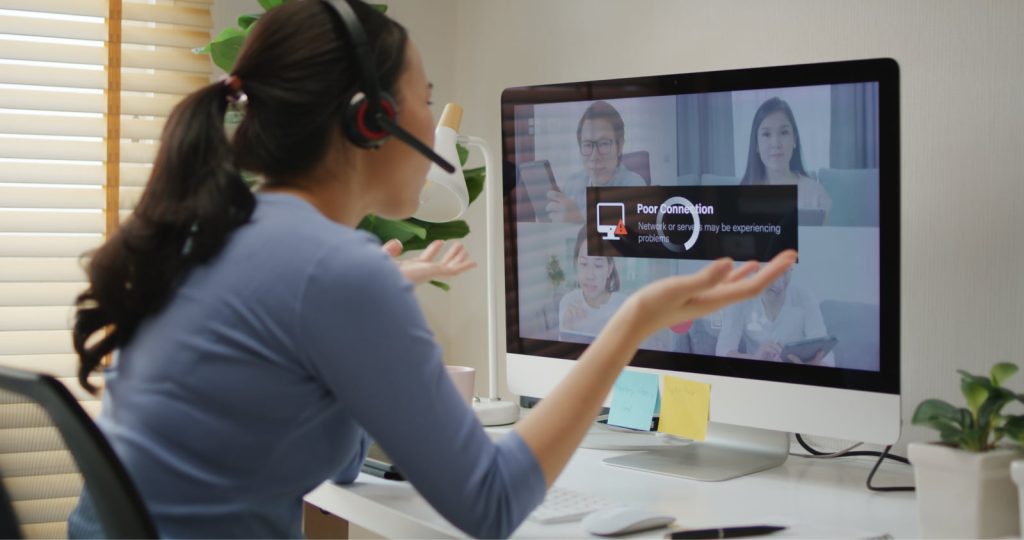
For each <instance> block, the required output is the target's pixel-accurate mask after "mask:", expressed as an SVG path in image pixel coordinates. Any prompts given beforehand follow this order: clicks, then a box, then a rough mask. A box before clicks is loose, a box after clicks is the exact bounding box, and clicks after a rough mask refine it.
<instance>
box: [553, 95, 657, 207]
mask: <svg viewBox="0 0 1024 540" xmlns="http://www.w3.org/2000/svg"><path fill="white" fill-rule="evenodd" d="M576 143H577V145H578V147H579V151H580V159H581V160H582V164H583V170H582V171H579V172H577V173H575V174H573V175H572V176H570V177H569V178H567V179H566V181H565V182H564V183H563V184H562V190H561V191H558V190H551V191H549V192H548V204H547V211H548V217H549V218H550V219H551V221H556V222H559V221H560V222H569V223H583V222H584V221H586V219H587V208H586V206H587V188H588V187H633V186H645V185H647V183H646V182H644V179H643V177H641V176H640V175H639V174H637V173H635V172H633V171H630V170H628V169H626V167H625V166H623V165H622V148H623V147H624V146H625V143H626V125H625V123H624V122H623V121H622V115H620V114H619V111H617V110H615V107H612V106H611V105H610V104H609V103H608V102H606V101H595V102H594V103H591V104H590V106H589V107H587V110H586V111H584V112H583V116H581V117H580V121H579V124H578V125H577V126H576Z"/></svg>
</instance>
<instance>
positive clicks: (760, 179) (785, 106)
mask: <svg viewBox="0 0 1024 540" xmlns="http://www.w3.org/2000/svg"><path fill="white" fill-rule="evenodd" d="M779 111H782V113H784V114H785V115H786V118H787V119H789V125H790V126H792V127H793V142H794V143H795V144H794V146H793V155H792V156H790V158H789V170H791V171H793V172H795V173H799V174H802V175H804V176H807V171H805V170H804V160H803V157H801V153H800V148H801V146H800V130H799V129H797V127H796V118H795V117H794V116H793V109H790V108H789V103H786V102H785V101H784V100H782V99H780V98H777V97H773V98H771V99H769V100H768V101H765V102H764V103H762V104H761V106H760V107H758V108H757V112H756V113H754V122H753V123H752V124H751V126H750V150H749V151H748V152H747V171H746V172H745V173H744V174H743V181H742V182H740V184H742V185H749V184H764V183H766V182H767V181H768V173H767V171H766V170H765V168H764V163H763V162H762V161H761V156H760V155H759V154H758V153H757V129H758V128H759V127H761V122H764V119H765V117H767V116H768V115H769V114H772V113H776V112H779Z"/></svg>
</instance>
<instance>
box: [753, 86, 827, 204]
mask: <svg viewBox="0 0 1024 540" xmlns="http://www.w3.org/2000/svg"><path fill="white" fill-rule="evenodd" d="M800 148H801V147H800V131H799V130H798V129H797V126H796V118H795V117H794V116H793V110H792V109H790V108H789V104H788V103H786V102H785V101H783V100H782V99H779V98H777V97H773V98H771V99H769V100H768V101H765V102H764V103H762V104H761V106H760V107H758V109H757V112H756V113H754V122H753V123H752V125H751V127H750V151H749V153H748V154H747V171H746V172H745V173H744V174H743V181H742V182H740V184H741V185H764V184H772V185H796V186H797V208H799V209H801V210H824V211H825V212H828V211H829V210H831V209H832V199H831V198H830V197H829V196H828V192H826V191H825V188H824V187H823V186H822V185H821V182H818V180H816V179H814V178H811V177H810V175H808V174H807V172H806V171H805V170H804V164H803V157H802V156H801V152H800Z"/></svg>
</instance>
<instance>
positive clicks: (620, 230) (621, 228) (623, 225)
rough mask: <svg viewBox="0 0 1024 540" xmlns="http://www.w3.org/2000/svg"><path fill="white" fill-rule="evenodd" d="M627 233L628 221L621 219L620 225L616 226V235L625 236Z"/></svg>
mask: <svg viewBox="0 0 1024 540" xmlns="http://www.w3.org/2000/svg"><path fill="white" fill-rule="evenodd" d="M627 234H629V233H627V232H626V223H625V222H624V221H622V220H621V219H620V220H619V225H618V227H615V235H616V236H625V235H627Z"/></svg>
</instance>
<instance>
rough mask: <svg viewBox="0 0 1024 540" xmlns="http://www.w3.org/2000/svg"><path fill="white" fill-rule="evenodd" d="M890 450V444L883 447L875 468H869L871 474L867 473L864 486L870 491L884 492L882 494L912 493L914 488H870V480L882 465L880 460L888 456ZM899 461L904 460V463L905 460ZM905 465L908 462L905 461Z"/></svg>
mask: <svg viewBox="0 0 1024 540" xmlns="http://www.w3.org/2000/svg"><path fill="white" fill-rule="evenodd" d="M891 448H892V445H891V444H890V445H888V446H886V447H885V450H882V454H881V455H880V456H879V457H878V461H876V462H875V466H874V467H871V472H870V473H868V480H867V482H865V485H866V486H867V487H868V489H870V490H871V491H884V492H889V491H914V486H872V485H871V479H872V478H874V477H875V471H877V470H878V466H879V465H881V464H882V460H883V459H885V456H887V455H889V449H891ZM876 453H877V452H876ZM901 459H904V461H906V459H905V458H901ZM907 464H908V465H909V464H910V462H909V461H907Z"/></svg>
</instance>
